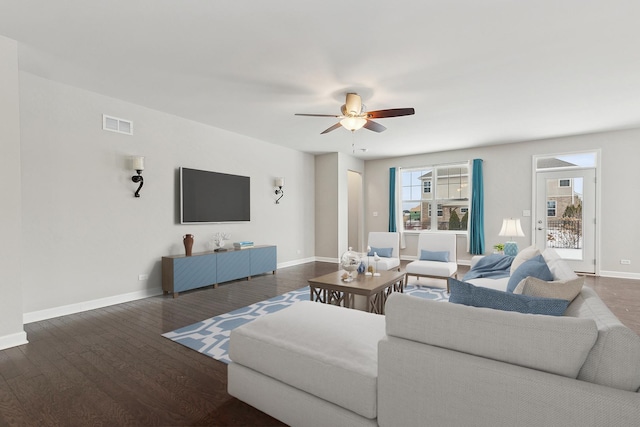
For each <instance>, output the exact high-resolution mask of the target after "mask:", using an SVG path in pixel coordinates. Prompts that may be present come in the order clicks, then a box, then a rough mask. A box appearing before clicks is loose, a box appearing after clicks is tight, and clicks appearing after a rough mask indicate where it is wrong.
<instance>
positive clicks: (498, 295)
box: [449, 278, 569, 316]
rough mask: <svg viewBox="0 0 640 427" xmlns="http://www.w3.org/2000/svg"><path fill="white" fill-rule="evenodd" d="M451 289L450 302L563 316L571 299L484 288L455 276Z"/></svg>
mask: <svg viewBox="0 0 640 427" xmlns="http://www.w3.org/2000/svg"><path fill="white" fill-rule="evenodd" d="M449 289H450V291H451V294H450V296H449V302H451V303H454V304H464V305H470V306H473V307H485V308H493V309H495V310H504V311H516V312H518V313H527V314H545V315H548V316H562V315H563V314H564V312H565V310H566V309H567V307H568V306H569V301H567V300H564V299H556V298H540V297H532V296H529V295H519V294H514V293H511V292H503V291H497V290H495V289H490V288H483V287H482V286H474V285H472V284H471V283H467V282H461V281H460V280H456V279H453V278H450V279H449Z"/></svg>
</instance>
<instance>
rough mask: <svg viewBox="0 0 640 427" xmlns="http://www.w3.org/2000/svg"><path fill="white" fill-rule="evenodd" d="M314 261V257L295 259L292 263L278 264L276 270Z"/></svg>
mask: <svg viewBox="0 0 640 427" xmlns="http://www.w3.org/2000/svg"><path fill="white" fill-rule="evenodd" d="M315 260H316V259H315V257H309V258H302V259H295V260H293V261H287V262H281V263H280V264H278V268H286V267H293V266H294V265H300V264H306V263H308V262H313V261H315Z"/></svg>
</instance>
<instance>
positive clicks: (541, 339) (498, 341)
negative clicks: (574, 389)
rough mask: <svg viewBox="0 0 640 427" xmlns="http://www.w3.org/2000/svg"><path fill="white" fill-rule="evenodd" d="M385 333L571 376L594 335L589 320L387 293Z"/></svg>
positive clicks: (576, 371)
mask: <svg viewBox="0 0 640 427" xmlns="http://www.w3.org/2000/svg"><path fill="white" fill-rule="evenodd" d="M385 314H386V332H387V335H390V336H394V337H399V338H404V339H408V340H412V341H417V342H420V343H424V344H430V345H434V346H438V347H443V348H448V349H451V350H455V351H460V352H464V353H469V354H474V355H476V356H481V357H486V358H489V359H494V360H498V361H503V362H507V363H511V364H515V365H519V366H523V367H528V368H532V369H537V370H541V371H546V372H550V373H553V374H558V375H563V376H566V377H570V378H576V377H577V376H578V373H579V371H580V368H581V367H582V365H583V363H584V361H585V360H586V358H587V355H588V354H589V351H590V350H591V348H592V347H593V344H594V343H595V341H596V338H597V336H598V331H597V328H596V324H595V322H594V321H593V320H592V319H578V318H569V317H555V316H543V315H534V314H522V313H515V312H510V311H501V310H493V309H488V308H477V307H469V306H465V305H460V304H453V303H449V302H440V301H431V300H427V299H422V298H416V297H411V296H408V295H404V294H399V293H393V294H391V295H390V296H389V298H388V300H387V304H386V306H385Z"/></svg>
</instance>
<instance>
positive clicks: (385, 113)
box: [366, 108, 416, 119]
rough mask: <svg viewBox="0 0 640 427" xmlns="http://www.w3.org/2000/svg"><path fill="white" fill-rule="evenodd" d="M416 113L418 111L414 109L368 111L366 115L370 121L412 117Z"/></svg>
mask: <svg viewBox="0 0 640 427" xmlns="http://www.w3.org/2000/svg"><path fill="white" fill-rule="evenodd" d="M415 113H416V110H414V109H413V108H391V109H389V110H377V111H368V112H367V113H366V114H367V118H368V119H384V118H386V117H399V116H410V115H412V114H415Z"/></svg>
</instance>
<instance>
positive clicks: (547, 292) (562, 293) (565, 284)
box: [513, 277, 584, 302]
mask: <svg viewBox="0 0 640 427" xmlns="http://www.w3.org/2000/svg"><path fill="white" fill-rule="evenodd" d="M583 284H584V278H583V277H578V278H577V279H573V280H556V281H553V282H546V281H544V280H540V279H538V278H536V277H527V278H526V279H524V280H522V281H521V282H520V283H519V284H518V286H516V288H515V289H514V290H513V293H514V294H522V295H529V296H532V297H544V298H560V299H566V300H567V301H569V302H571V301H573V300H574V299H575V297H577V296H578V294H579V293H580V291H581V290H582V285H583Z"/></svg>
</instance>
